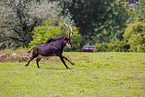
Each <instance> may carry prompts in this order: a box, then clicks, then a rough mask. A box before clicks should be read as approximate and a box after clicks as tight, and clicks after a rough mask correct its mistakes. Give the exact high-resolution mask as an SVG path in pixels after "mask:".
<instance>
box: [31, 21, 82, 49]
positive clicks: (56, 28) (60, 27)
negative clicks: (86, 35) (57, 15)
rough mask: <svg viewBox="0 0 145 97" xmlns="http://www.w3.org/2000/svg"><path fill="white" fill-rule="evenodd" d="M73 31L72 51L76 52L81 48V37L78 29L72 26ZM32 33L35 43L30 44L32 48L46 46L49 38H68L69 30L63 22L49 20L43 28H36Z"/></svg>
mask: <svg viewBox="0 0 145 97" xmlns="http://www.w3.org/2000/svg"><path fill="white" fill-rule="evenodd" d="M72 29H73V35H72V38H71V43H72V46H73V47H72V50H76V49H79V47H80V41H81V36H80V35H79V34H78V30H77V28H76V27H74V26H72ZM32 33H33V36H32V37H33V41H31V42H30V43H29V46H30V47H31V48H32V47H34V46H35V45H39V44H44V43H45V42H46V41H47V40H48V39H49V38H54V37H58V36H61V35H65V36H68V29H67V27H66V26H65V25H64V23H63V22H57V20H52V19H49V20H46V21H45V22H44V23H43V26H37V27H35V28H34V31H33V32H32Z"/></svg>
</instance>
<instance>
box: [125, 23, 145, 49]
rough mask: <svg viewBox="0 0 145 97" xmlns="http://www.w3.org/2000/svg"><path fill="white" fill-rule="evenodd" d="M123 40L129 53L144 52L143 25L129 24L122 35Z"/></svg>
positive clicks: (144, 31) (144, 26)
mask: <svg viewBox="0 0 145 97" xmlns="http://www.w3.org/2000/svg"><path fill="white" fill-rule="evenodd" d="M124 40H125V42H126V43H128V44H129V45H130V47H131V49H130V50H131V51H134V52H145V23H142V22H138V23H133V24H129V25H128V27H127V28H126V30H125V33H124Z"/></svg>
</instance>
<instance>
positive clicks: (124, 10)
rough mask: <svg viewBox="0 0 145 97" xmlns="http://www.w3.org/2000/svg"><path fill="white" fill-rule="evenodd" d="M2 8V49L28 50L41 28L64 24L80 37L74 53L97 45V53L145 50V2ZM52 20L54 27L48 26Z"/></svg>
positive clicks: (42, 0) (74, 1)
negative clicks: (75, 31)
mask: <svg viewBox="0 0 145 97" xmlns="http://www.w3.org/2000/svg"><path fill="white" fill-rule="evenodd" d="M0 5H1V7H0V10H1V16H0V20H1V21H0V37H1V38H0V49H5V48H18V47H21V46H23V47H29V46H31V44H32V43H34V42H33V41H34V40H38V39H35V38H38V37H36V36H38V33H39V28H40V26H48V27H49V26H58V24H59V23H64V22H65V23H68V24H71V25H73V26H76V27H77V28H78V34H80V35H81V39H80V40H81V41H80V40H79V42H76V41H75V42H74V43H79V47H78V48H74V50H76V49H80V48H81V47H82V46H83V45H95V46H96V51H139V52H144V51H145V42H144V40H145V39H144V36H145V31H144V29H145V27H144V23H145V22H144V19H145V12H144V11H145V1H144V0H125V1H124V0H1V1H0ZM50 19H51V20H52V19H54V20H55V22H54V24H53V25H52V23H51V25H46V21H49V20H50ZM44 22H45V23H44ZM48 23H49V22H48ZM44 24H45V25H44ZM134 25H135V26H134ZM34 27H35V29H34ZM45 29H46V28H45ZM139 29H140V30H139ZM41 30H42V28H41ZM129 30H130V31H129ZM45 31H47V30H45ZM35 32H36V33H37V34H35ZM41 33H43V31H42V32H41ZM48 33H49V32H48ZM54 33H55V32H54ZM57 33H58V32H57ZM57 33H55V34H57ZM62 33H63V32H62ZM136 33H138V34H136ZM128 34H129V36H131V37H129V36H127V35H128ZM139 34H140V35H139ZM136 35H139V36H138V38H135V36H136ZM50 36H52V35H50ZM56 36H57V35H56ZM140 37H141V38H140ZM39 38H40V37H39ZM43 38H44V37H43ZM46 38H49V35H48V37H46ZM39 40H42V41H44V40H46V39H39ZM37 44H39V43H37ZM136 44H139V45H136ZM104 45H107V46H104ZM128 45H129V46H128ZM135 46H136V47H135ZM75 47H77V45H76V46H75ZM126 47H129V48H126Z"/></svg>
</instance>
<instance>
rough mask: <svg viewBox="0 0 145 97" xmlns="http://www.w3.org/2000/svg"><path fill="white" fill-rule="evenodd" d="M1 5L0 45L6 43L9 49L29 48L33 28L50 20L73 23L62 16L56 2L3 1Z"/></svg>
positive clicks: (41, 0) (40, 0)
mask: <svg viewBox="0 0 145 97" xmlns="http://www.w3.org/2000/svg"><path fill="white" fill-rule="evenodd" d="M0 3H1V5H2V6H1V7H0V10H1V12H0V13H1V17H0V20H1V21H0V28H1V29H0V32H1V33H0V36H2V38H1V39H0V43H4V42H5V43H6V45H7V47H16V48H17V47H20V46H26V47H28V44H29V42H30V41H31V40H32V33H31V32H32V30H33V28H34V27H35V26H38V25H42V22H43V21H45V20H47V19H48V18H52V19H59V21H64V22H66V23H69V24H70V23H71V21H70V19H69V18H67V17H63V16H60V11H61V7H60V6H58V3H59V2H57V1H55V0H50V1H47V0H2V1H1V2H0Z"/></svg>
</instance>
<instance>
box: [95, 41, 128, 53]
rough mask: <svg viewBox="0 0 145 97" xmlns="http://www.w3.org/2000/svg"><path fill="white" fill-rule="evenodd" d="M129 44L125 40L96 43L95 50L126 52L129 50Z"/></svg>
mask: <svg viewBox="0 0 145 97" xmlns="http://www.w3.org/2000/svg"><path fill="white" fill-rule="evenodd" d="M129 47H130V46H129V45H126V44H125V43H124V41H119V40H117V39H116V40H115V41H111V43H106V42H103V43H100V44H96V45H95V51H97V52H110V51H112V52H126V51H128V50H129Z"/></svg>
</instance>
